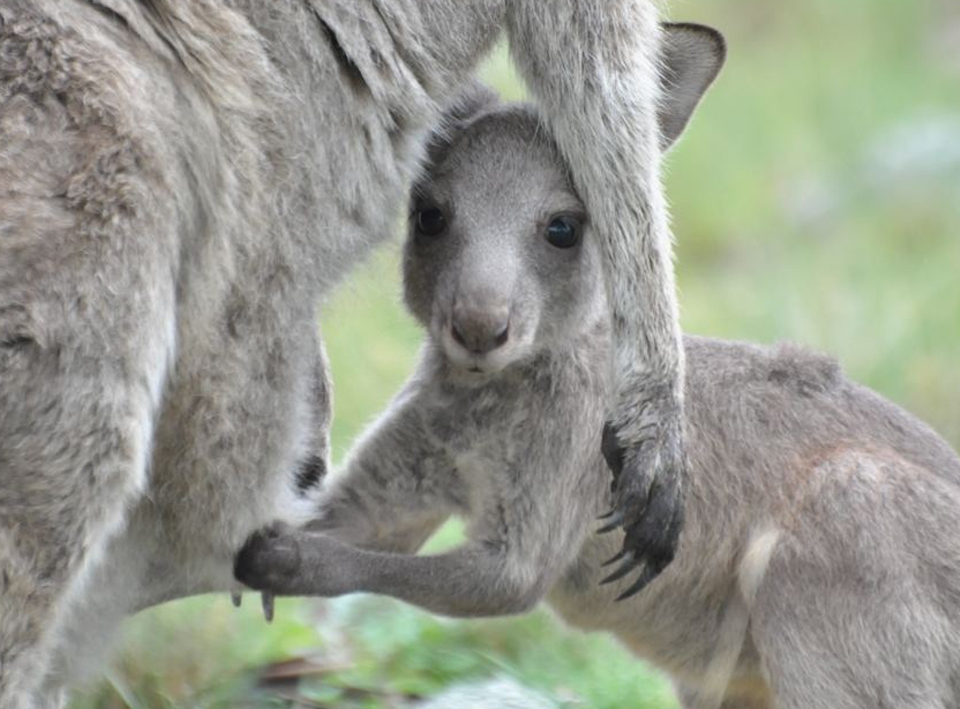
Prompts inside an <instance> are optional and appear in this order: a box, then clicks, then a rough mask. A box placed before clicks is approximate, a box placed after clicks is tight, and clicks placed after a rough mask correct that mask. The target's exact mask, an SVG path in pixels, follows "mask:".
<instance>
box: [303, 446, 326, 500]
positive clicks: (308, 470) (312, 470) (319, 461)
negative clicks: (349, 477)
mask: <svg viewBox="0 0 960 709" xmlns="http://www.w3.org/2000/svg"><path fill="white" fill-rule="evenodd" d="M326 476H327V462H326V461H325V460H324V459H323V458H321V457H320V456H318V455H311V456H310V457H309V458H307V459H306V460H305V461H304V462H303V464H302V465H301V466H300V469H299V470H298V471H297V490H298V491H300V492H302V493H305V492H308V491H309V490H311V489H312V488H314V487H317V486H318V485H319V484H320V481H321V480H323V479H324V478H325V477H326Z"/></svg>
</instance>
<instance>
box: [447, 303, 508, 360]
mask: <svg viewBox="0 0 960 709" xmlns="http://www.w3.org/2000/svg"><path fill="white" fill-rule="evenodd" d="M450 330H451V333H450V334H451V335H452V336H453V339H454V341H455V342H456V343H457V344H459V345H460V346H461V347H463V348H464V349H465V350H468V351H469V352H472V353H473V354H486V353H487V352H492V351H493V350H495V349H497V348H498V347H502V346H503V345H504V344H506V342H507V340H508V339H509V337H510V313H509V311H508V310H507V309H506V308H504V309H502V310H497V311H475V310H460V309H458V310H457V311H455V312H454V314H453V321H452V323H451V325H450Z"/></svg>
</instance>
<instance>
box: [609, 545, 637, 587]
mask: <svg viewBox="0 0 960 709" xmlns="http://www.w3.org/2000/svg"><path fill="white" fill-rule="evenodd" d="M638 563H639V562H638V561H637V560H636V559H635V558H634V556H633V554H631V553H630V552H627V553H626V554H624V555H623V563H622V564H621V565H620V567H619V568H618V569H617V570H616V571H614V572H613V573H612V574H610V575H609V576H607V577H606V578H605V579H603V580H602V581H601V582H600V585H601V586H604V585H606V584H608V583H613V582H614V581H619V580H620V579H622V578H623V577H624V576H626V575H627V574H629V573H630V572H631V571H633V570H634V569H635V568H637V564H638Z"/></svg>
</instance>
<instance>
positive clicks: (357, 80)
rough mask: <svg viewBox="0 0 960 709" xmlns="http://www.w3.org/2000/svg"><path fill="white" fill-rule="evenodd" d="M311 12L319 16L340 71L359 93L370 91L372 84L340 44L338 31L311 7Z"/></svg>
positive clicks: (321, 26)
mask: <svg viewBox="0 0 960 709" xmlns="http://www.w3.org/2000/svg"><path fill="white" fill-rule="evenodd" d="M310 12H311V13H313V16H314V17H316V18H317V22H319V23H320V29H321V31H322V32H323V34H324V36H325V37H326V38H327V42H328V43H329V44H330V50H331V51H332V52H333V58H334V59H335V60H336V62H337V65H338V66H339V67H340V71H341V72H342V73H343V75H344V76H345V77H347V81H349V83H350V85H351V86H352V87H353V89H354V90H355V91H356V92H357V93H365V94H369V93H370V86H369V85H368V84H367V80H366V79H365V78H364V76H363V72H362V71H360V67H358V66H357V64H356V62H354V61H353V59H351V58H350V55H348V54H347V52H346V50H345V49H344V48H343V45H342V44H340V40H339V39H338V38H337V33H336V32H334V31H333V28H332V27H331V26H330V25H328V24H327V22H326V20H324V19H323V18H322V17H320V14H319V13H318V12H317V11H316V10H315V9H314V8H313V7H311V8H310Z"/></svg>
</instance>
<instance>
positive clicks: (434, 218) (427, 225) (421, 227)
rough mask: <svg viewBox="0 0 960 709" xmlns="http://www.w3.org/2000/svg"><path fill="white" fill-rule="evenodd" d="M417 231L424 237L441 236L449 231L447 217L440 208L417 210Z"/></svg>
mask: <svg viewBox="0 0 960 709" xmlns="http://www.w3.org/2000/svg"><path fill="white" fill-rule="evenodd" d="M415 218H416V223H417V231H418V232H420V233H421V234H423V235H424V236H440V235H441V234H442V233H443V232H444V231H446V229H447V217H446V216H445V215H444V213H443V211H442V210H441V209H440V208H439V207H425V208H423V209H420V210H417V214H416V217H415Z"/></svg>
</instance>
